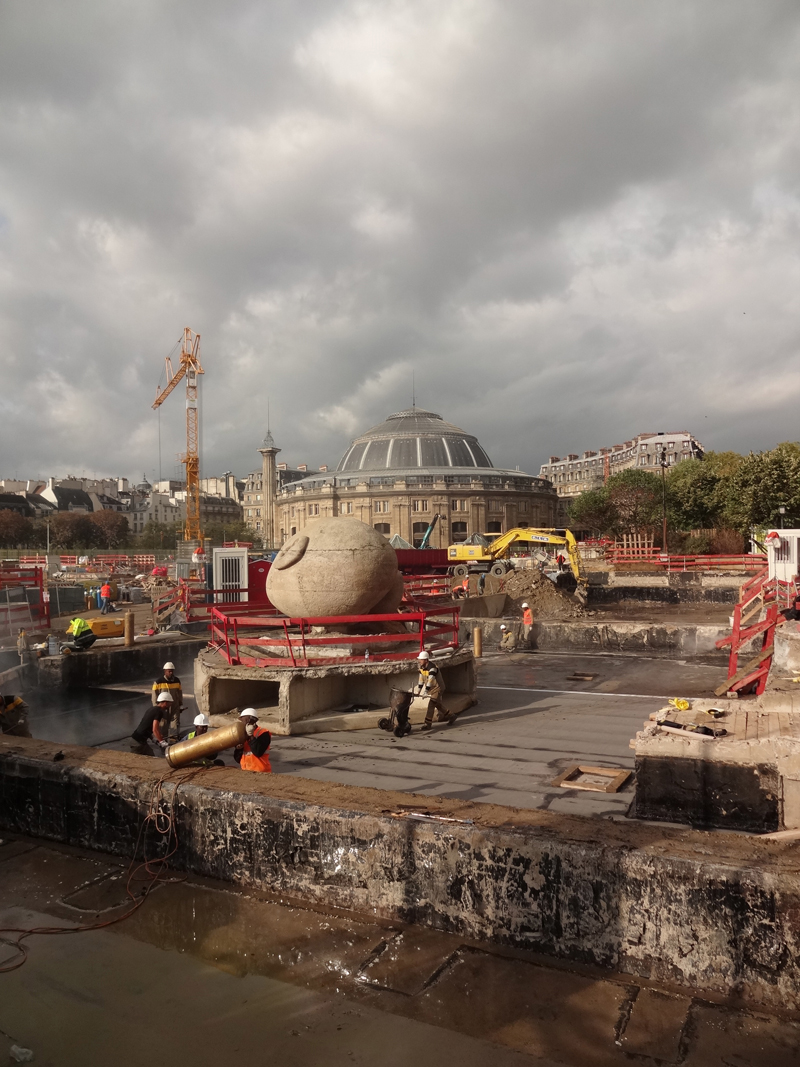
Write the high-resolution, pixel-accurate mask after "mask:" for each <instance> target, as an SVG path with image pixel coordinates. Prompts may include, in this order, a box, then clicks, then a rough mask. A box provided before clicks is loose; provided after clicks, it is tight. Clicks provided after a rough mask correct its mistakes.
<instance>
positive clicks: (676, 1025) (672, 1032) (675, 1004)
mask: <svg viewBox="0 0 800 1067" xmlns="http://www.w3.org/2000/svg"><path fill="white" fill-rule="evenodd" d="M691 1004H692V1002H691V1000H690V998H689V997H681V996H673V995H670V994H669V993H661V992H659V991H658V990H656V989H640V990H639V993H638V994H637V997H636V1000H635V1001H634V1002H633V1008H632V1009H631V1014H630V1016H629V1018H628V1023H627V1025H626V1027H625V1030H624V1033H623V1034H622V1037H621V1039H620V1045H621V1046H622V1048H623V1050H624V1051H625V1052H627V1053H630V1054H632V1055H634V1056H649V1057H650V1058H651V1059H655V1060H661V1061H662V1062H664V1063H677V1062H678V1060H679V1059H680V1055H681V1037H682V1036H683V1028H684V1026H685V1025H686V1019H687V1016H688V1014H689V1008H690V1007H691Z"/></svg>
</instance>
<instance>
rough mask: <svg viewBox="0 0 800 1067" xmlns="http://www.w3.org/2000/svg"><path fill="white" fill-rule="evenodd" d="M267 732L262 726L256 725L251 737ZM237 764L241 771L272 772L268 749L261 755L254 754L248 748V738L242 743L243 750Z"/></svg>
mask: <svg viewBox="0 0 800 1067" xmlns="http://www.w3.org/2000/svg"><path fill="white" fill-rule="evenodd" d="M266 733H269V731H268V730H265V729H264V727H263V726H257V727H256V729H255V733H254V734H253V737H260V736H261V734H266ZM239 766H240V767H241V768H242V770H243V771H266V772H267V773H268V774H269V773H271V772H272V766H271V765H270V762H269V749H267V751H266V752H265V753H264V755H263V756H256V755H254V754H253V752H252V751H251V749H250V738H249V737H248V739H247V740H246V741H245V743H244V751H243V752H242V759H241V762H240V763H239Z"/></svg>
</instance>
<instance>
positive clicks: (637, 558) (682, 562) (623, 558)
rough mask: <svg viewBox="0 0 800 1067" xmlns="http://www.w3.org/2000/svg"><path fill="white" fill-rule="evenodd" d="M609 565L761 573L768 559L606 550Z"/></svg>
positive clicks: (760, 555)
mask: <svg viewBox="0 0 800 1067" xmlns="http://www.w3.org/2000/svg"><path fill="white" fill-rule="evenodd" d="M605 560H606V562H607V563H611V564H618V563H652V564H655V565H656V566H659V567H664V568H665V569H666V570H667V571H694V570H745V571H760V570H761V568H762V567H764V566H765V565H766V562H767V557H766V556H764V555H762V554H761V553H752V554H742V555H737V556H731V555H719V556H710V555H708V556H705V555H699V556H670V555H665V554H664V553H662V552H660V551H659V550H658V549H657V548H654V549H649V548H642V549H625V550H623V549H606V554H605Z"/></svg>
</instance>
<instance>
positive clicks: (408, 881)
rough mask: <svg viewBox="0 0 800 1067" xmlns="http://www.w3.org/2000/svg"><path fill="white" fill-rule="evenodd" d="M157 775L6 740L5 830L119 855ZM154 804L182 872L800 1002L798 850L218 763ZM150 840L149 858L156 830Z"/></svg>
mask: <svg viewBox="0 0 800 1067" xmlns="http://www.w3.org/2000/svg"><path fill="white" fill-rule="evenodd" d="M57 749H61V750H62V751H63V752H64V754H65V758H64V759H63V760H62V761H60V762H58V763H54V762H53V756H54V754H55V752H56V750H57ZM163 773H164V764H163V763H162V762H161V761H158V760H153V759H146V758H145V757H137V756H133V755H129V754H126V753H118V752H97V751H94V750H91V749H79V748H72V747H68V746H64V745H54V744H49V743H47V742H42V741H35V740H26V739H23V738H3V739H0V827H2V829H4V830H8V831H12V832H13V831H16V832H19V833H24V834H31V835H34V836H37V837H43V838H47V839H51V840H57V841H63V842H67V843H69V844H72V845H75V846H79V847H85V848H93V849H99V850H101V851H106V852H111V853H113V854H115V855H118V856H123V857H126V858H127V857H129V856H130V855H131V853H132V850H133V847H134V843H135V842H136V839H137V835H138V832H139V826H140V823H141V821H142V819H143V817H144V815H145V813H146V811H147V810H148V807H149V805H150V803H151V800H152V797H153V790H154V788H156V786H157V782H158V779H159V778H160V777H161V776H162V775H163ZM243 790H247V791H246V792H244V791H243ZM161 798H162V804H164V805H166V806H167V807H168V806H169V805H171V804H172V803H173V802H174V805H175V814H176V820H177V834H178V836H177V852H176V855H175V859H174V864H175V866H176V867H178V868H183V869H186V870H189V871H192V872H195V873H197V874H201V875H206V876H210V877H212V878H218V879H222V880H224V881H227V882H231V883H234V884H238V885H242V886H253V887H255V888H258V889H263V890H269V891H272V892H277V893H281V894H287V895H290V896H294V897H296V898H299V899H302V900H305V901H308V902H310V903H319V904H323V905H324V906H326V907H341V908H346V909H351V910H353V911H356V912H360V913H369V914H370V915H371V916H376V915H377V916H382V917H385V918H388V919H392V920H400V921H404V922H413V923H419V924H421V925H425V926H429V927H434V928H436V929H440V930H447V931H452V932H455V933H458V934H461V935H463V936H466V937H470V938H475V939H489V940H492V941H496V942H499V943H502V944H506V945H511V946H524V947H525V948H528V949H530V948H533V949H537V950H540V951H542V952H545V953H548V954H550V955H553V956H555V957H559V958H561V959H565V960H572V961H577V962H580V963H585V964H594V965H598V966H601V967H607V968H615V969H617V970H620V971H623V972H627V973H630V974H635V975H640V976H643V977H646V978H652V979H654V980H657V981H660V982H667V983H670V984H673V985H679V986H684V987H686V988H687V989H688V990H689V991H691V992H695V991H704V992H708V993H713V994H719V995H720V996H723V997H729V996H733V997H739V998H743V999H746V1000H748V1001H750V1002H751V1003H753V1004H755V1005H764V1006H769V1007H772V1008H776V1009H791V1010H796V1009H797V1008H798V1007H800V928H799V927H798V924H797V921H796V917H797V915H798V914H800V884H799V883H798V880H797V876H796V866H797V864H796V858H795V857H796V850H794V849H793V848H792V846H791V845H789V846H786V845H783V844H779V843H777V842H763V841H760V840H758V839H755V838H751V837H748V836H746V835H733V834H708V833H700V832H697V831H692V830H680V829H673V828H665V827H662V826H653V825H641V824H624V825H623V824H620V823H616V822H610V821H601V820H597V819H581V818H577V817H573V816H565V815H557V814H554V813H552V812H546V811H519V810H517V809H512V808H498V807H494V806H491V805H482V804H474V803H469V802H461V801H455V800H443V799H440V798H436V797H425V798H424V800H420V804H421V805H422V806H424V808H425V809H427V810H429V811H431V812H434V813H435V814H438V815H440V816H444V817H447V818H450V819H453V820H456V821H453V822H441V821H431V822H420V821H414V820H411V819H407V818H393V817H392V816H391V814H390V813H391V812H392V811H396V810H397V809H398V807H399V805H400V804H401V803H404V804H406V805H408V804H409V802H412V803H413V796H411V795H409V794H405V793H390V792H382V791H377V790H369V789H354V788H351V787H347V786H332V785H330V784H326V783H322V782H313V781H308V780H304V779H300V778H281V777H280V776H277V775H269V776H267V775H248V774H247V773H246V772H242V771H233V770H228V769H223V768H220V769H208V770H205V771H201V772H199V773H198V772H197V771H196V770H194V771H192V772H191V774H190V775H187V774H183V773H181V772H175V773H174V774H173V775H172V781H171V782H168V783H167V784H165V785H164V786H163V787H162V789H161ZM154 836H155V835H154ZM147 840H148V846H147V847H148V849H149V850H150V851H149V855H151V856H155V855H157V854H158V851H157V849H158V848H159V847H163V839H162V840H161V842H160V845H157V844H156V842H155V841H154V840H152V841H151V840H150V838H149V837H148V839H147Z"/></svg>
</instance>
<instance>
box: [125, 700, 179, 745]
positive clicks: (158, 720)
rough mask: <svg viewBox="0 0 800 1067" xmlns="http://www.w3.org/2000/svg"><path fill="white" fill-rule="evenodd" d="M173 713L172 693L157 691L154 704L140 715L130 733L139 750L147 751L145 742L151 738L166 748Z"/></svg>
mask: <svg viewBox="0 0 800 1067" xmlns="http://www.w3.org/2000/svg"><path fill="white" fill-rule="evenodd" d="M173 714H174V701H173V699H172V694H171V693H169V692H168V691H167V690H164V692H163V693H159V695H158V699H157V701H156V703H155V704H154V705H152V706H151V707H150V708H148V709H147V711H146V712H145V713H144V715H143V716H142V721H141V722H140V723H139V725H138V726H137V727H136V729H135V730H134V731H133V733H132V734H131V737H132V738H133V740H134V741H135V742H136V744H137V746H138V747H139V749H140V751H141V750H142V749H144V750H145V751H148V750H147V748H146V746H147V742H148V741H150V739H151V738H152V740H153V741H155V743H156V744H157V745H158V746H159V747H160V748H162V749H163V748H167V746H168V744H169V741H168V740H167V738H168V736H169V726H170V722H171V721H172V716H173Z"/></svg>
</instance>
